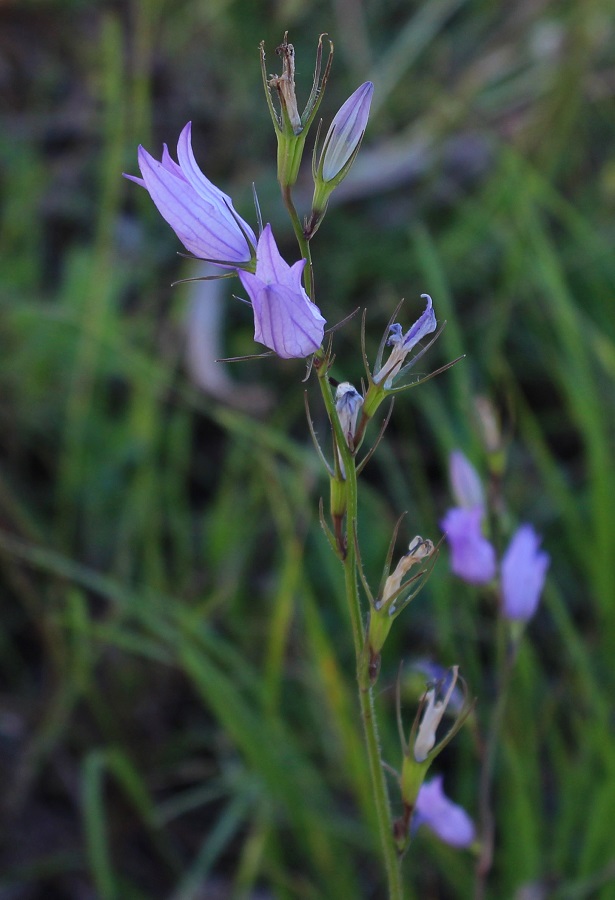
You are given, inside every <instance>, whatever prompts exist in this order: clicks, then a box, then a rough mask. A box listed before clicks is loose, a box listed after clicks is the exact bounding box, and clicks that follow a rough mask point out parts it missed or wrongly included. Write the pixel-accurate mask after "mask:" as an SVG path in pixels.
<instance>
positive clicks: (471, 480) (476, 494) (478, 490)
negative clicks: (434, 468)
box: [449, 450, 485, 509]
mask: <svg viewBox="0 0 615 900" xmlns="http://www.w3.org/2000/svg"><path fill="white" fill-rule="evenodd" d="M449 475H450V479H451V487H452V489H453V494H454V496H455V500H456V501H457V503H458V504H459V506H463V507H464V509H472V507H474V506H480V507H481V508H484V506H485V492H484V490H483V485H482V482H481V480H480V475H479V474H478V472H477V471H476V469H475V468H474V466H473V465H472V463H471V462H470V460H469V459H468V458H467V456H465V455H464V454H463V453H462V452H461V450H453V452H452V453H451V455H450V458H449Z"/></svg>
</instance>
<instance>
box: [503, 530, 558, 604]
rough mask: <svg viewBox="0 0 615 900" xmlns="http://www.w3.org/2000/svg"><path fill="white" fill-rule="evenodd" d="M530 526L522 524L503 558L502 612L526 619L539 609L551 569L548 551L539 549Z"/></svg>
mask: <svg viewBox="0 0 615 900" xmlns="http://www.w3.org/2000/svg"><path fill="white" fill-rule="evenodd" d="M539 547H540V537H539V536H538V535H537V534H536V532H535V531H534V529H533V528H532V526H531V525H521V526H520V527H519V528H518V529H517V531H516V532H515V534H514V535H513V537H512V540H511V542H510V544H509V545H508V549H507V550H506V552H505V554H504V556H503V558H502V568H501V582H502V614H503V615H504V617H505V618H507V619H515V620H520V621H524V622H527V621H528V620H529V619H531V618H532V616H533V615H534V613H535V612H536V608H537V606H538V601H539V600H540V594H541V593H542V589H543V586H544V583H545V577H546V574H547V569H548V568H549V562H550V559H549V554H548V553H545V552H544V551H542V550H540V549H539Z"/></svg>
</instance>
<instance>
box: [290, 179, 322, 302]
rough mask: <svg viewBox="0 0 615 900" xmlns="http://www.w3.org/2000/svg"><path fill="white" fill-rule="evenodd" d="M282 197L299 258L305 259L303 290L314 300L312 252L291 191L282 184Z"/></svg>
mask: <svg viewBox="0 0 615 900" xmlns="http://www.w3.org/2000/svg"><path fill="white" fill-rule="evenodd" d="M282 198H283V200H284V205H285V207H286V210H287V212H288V215H289V217H290V221H291V222H292V226H293V231H294V232H295V237H296V238H297V243H298V244H299V251H300V253H301V258H302V259H305V260H306V265H305V269H304V270H303V284H304V287H305V291H306V293H307V295H308V297H309V298H310V300H312V301H313V300H314V269H313V267H312V253H311V250H310V243H309V241H308V239H307V238H306V236H305V234H304V232H303V226H302V224H301V219H300V218H299V214H298V213H297V210H296V209H295V204H294V203H293V198H292V193H291V189H290V187H289V186H288V185H287V186H284V185H283V186H282Z"/></svg>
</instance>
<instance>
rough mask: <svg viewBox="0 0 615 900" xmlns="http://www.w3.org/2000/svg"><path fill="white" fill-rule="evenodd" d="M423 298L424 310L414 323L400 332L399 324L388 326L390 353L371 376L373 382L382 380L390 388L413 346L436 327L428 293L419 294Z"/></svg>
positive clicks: (377, 382) (385, 386) (386, 387)
mask: <svg viewBox="0 0 615 900" xmlns="http://www.w3.org/2000/svg"><path fill="white" fill-rule="evenodd" d="M421 297H423V299H425V300H427V306H426V307H425V312H424V313H423V314H422V316H420V317H419V318H418V319H417V320H416V322H415V323H414V325H412V327H411V328H409V329H408V331H406V333H405V334H403V333H402V328H401V325H399V324H398V323H395V324H394V325H391V327H390V335H389V338H388V340H387V346H389V347H392V348H393V349H392V350H391V354H390V356H389V358H388V359H387V361H386V363H385V364H384V365H383V366H382V367H381V368H380V369H379V370H378V372H376V373H375V374H374V376H373V381H374V384H380V382H382V381H384V388H385V390H390V388H391V387H392V385H393V380H394V379H395V377H396V376H397V375H399V372H400V371H401V369H402V366H403V365H404V361H405V359H406V357H407V355H408V354H409V353H410V351H411V350H412V348H413V347H415V346H416V345H417V344H418V342H419V341H420V340H422V338H424V337H425V335H427V334H431V333H432V332H433V331H435V330H436V328H437V324H438V323H437V321H436V315H435V313H434V311H433V302H432V299H431V297H430V296H429V294H421Z"/></svg>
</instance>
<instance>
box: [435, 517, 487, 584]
mask: <svg viewBox="0 0 615 900" xmlns="http://www.w3.org/2000/svg"><path fill="white" fill-rule="evenodd" d="M483 516H484V511H483V508H482V507H481V506H475V507H474V508H473V509H463V508H460V507H455V508H454V509H449V511H448V512H447V514H446V515H445V517H444V519H443V520H442V522H441V523H440V524H441V527H442V530H443V531H445V532H446V539H447V541H448V543H449V545H450V548H451V569H452V571H453V572H454V573H455V575H458V576H459V578H463V580H464V581H467V582H469V583H470V584H487V582H489V581H491V579H492V578H493V577H494V576H495V572H496V558H495V550H494V548H493V546H492V545H491V544H490V543H489V541H488V540H487V538H486V537H484V535H483V533H482V531H481V523H482V521H483Z"/></svg>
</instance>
